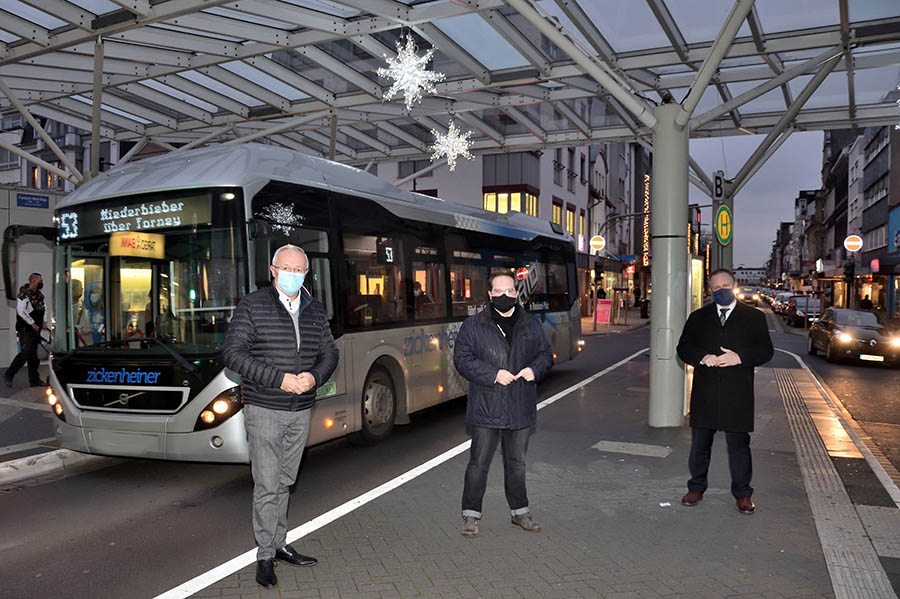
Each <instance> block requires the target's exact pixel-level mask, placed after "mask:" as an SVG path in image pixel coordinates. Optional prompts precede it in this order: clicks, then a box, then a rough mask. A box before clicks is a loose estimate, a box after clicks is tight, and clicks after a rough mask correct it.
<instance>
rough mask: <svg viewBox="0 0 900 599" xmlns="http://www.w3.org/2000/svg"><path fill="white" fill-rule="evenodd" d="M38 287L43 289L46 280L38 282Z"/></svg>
mask: <svg viewBox="0 0 900 599" xmlns="http://www.w3.org/2000/svg"><path fill="white" fill-rule="evenodd" d="M37 288H38V289H43V288H44V282H43V281H41V282H40V283H38V284H37Z"/></svg>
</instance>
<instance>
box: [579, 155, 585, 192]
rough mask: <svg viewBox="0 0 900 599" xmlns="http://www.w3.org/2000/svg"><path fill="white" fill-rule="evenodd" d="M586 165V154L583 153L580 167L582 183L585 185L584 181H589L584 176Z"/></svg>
mask: <svg viewBox="0 0 900 599" xmlns="http://www.w3.org/2000/svg"><path fill="white" fill-rule="evenodd" d="M584 165H585V160H584V154H582V155H581V169H580V173H581V181H582V185H584V182H585V181H587V179H586V178H585V176H584Z"/></svg>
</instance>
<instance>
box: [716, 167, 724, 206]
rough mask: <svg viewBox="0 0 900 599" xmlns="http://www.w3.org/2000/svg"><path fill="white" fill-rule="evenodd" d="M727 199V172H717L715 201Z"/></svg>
mask: <svg viewBox="0 0 900 599" xmlns="http://www.w3.org/2000/svg"><path fill="white" fill-rule="evenodd" d="M724 198H725V172H724V171H716V172H715V173H713V199H714V200H722V199H724Z"/></svg>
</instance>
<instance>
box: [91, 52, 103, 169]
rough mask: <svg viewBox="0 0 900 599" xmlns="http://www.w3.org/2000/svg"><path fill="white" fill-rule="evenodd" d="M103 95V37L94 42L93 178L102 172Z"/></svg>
mask: <svg viewBox="0 0 900 599" xmlns="http://www.w3.org/2000/svg"><path fill="white" fill-rule="evenodd" d="M102 95H103V38H102V37H99V36H98V37H97V41H96V42H95V43H94V93H93V95H92V96H91V108H92V110H91V179H93V178H94V177H96V176H97V175H99V174H100V109H101V107H102V104H101V101H102V100H101V97H102Z"/></svg>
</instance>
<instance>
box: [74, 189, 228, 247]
mask: <svg viewBox="0 0 900 599" xmlns="http://www.w3.org/2000/svg"><path fill="white" fill-rule="evenodd" d="M211 217H212V211H211V198H210V196H209V195H207V194H204V195H197V196H187V197H180V198H172V199H165V200H163V199H158V200H146V201H143V202H127V203H124V202H122V201H119V202H104V203H103V204H100V205H96V204H88V205H85V206H83V207H82V206H74V207H72V208H71V209H69V210H62V211H60V213H59V215H58V218H59V238H60V239H76V238H79V237H92V236H95V235H104V234H110V233H119V232H126V231H151V230H154V229H167V228H171V227H181V226H186V225H190V226H194V225H200V224H207V223H209V222H210V219H211Z"/></svg>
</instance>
